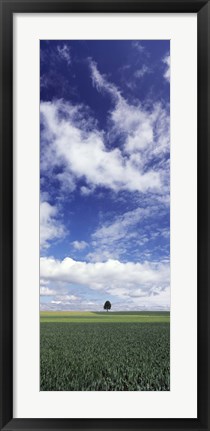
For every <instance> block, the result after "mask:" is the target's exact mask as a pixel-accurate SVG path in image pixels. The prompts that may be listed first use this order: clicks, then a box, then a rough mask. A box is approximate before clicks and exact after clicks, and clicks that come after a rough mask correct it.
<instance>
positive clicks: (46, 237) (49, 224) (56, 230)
mask: <svg viewBox="0 0 210 431" xmlns="http://www.w3.org/2000/svg"><path fill="white" fill-rule="evenodd" d="M57 216H58V209H57V207H56V206H53V205H50V204H49V202H47V201H43V202H41V203H40V247H41V248H42V249H46V248H48V247H49V246H50V242H51V241H52V240H55V239H58V238H63V237H64V235H65V228H64V226H63V225H62V224H61V223H59V221H58V217H57Z"/></svg>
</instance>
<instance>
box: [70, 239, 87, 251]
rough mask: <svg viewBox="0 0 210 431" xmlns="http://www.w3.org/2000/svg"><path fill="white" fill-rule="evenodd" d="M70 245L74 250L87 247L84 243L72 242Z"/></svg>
mask: <svg viewBox="0 0 210 431" xmlns="http://www.w3.org/2000/svg"><path fill="white" fill-rule="evenodd" d="M72 245H73V247H74V248H75V250H84V249H85V248H86V247H87V246H88V243H87V242H85V241H73V242H72Z"/></svg>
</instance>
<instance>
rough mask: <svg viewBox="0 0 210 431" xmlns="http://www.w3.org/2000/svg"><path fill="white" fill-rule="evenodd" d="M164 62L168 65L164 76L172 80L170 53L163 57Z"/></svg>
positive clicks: (167, 79)
mask: <svg viewBox="0 0 210 431" xmlns="http://www.w3.org/2000/svg"><path fill="white" fill-rule="evenodd" d="M162 61H163V63H164V64H165V65H166V69H165V72H164V78H165V79H166V81H168V82H169V81H170V55H169V54H167V55H166V56H165V57H164V58H163V60H162Z"/></svg>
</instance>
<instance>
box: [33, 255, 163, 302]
mask: <svg viewBox="0 0 210 431" xmlns="http://www.w3.org/2000/svg"><path fill="white" fill-rule="evenodd" d="M40 272H41V277H42V278H43V279H47V280H48V281H50V282H52V281H53V282H65V283H69V284H71V283H72V284H77V285H80V286H86V287H89V288H90V289H92V290H96V291H101V292H103V293H105V292H107V293H109V294H112V295H117V296H120V297H121V298H124V299H125V298H129V297H131V296H132V295H134V294H135V296H136V297H143V296H151V295H154V294H155V293H157V292H162V291H163V290H165V289H166V288H168V286H169V274H170V270H169V264H168V263H165V262H164V263H161V262H158V263H157V262H153V263H152V262H144V263H133V262H127V263H122V262H120V261H118V260H113V259H109V260H108V261H106V262H96V263H87V262H82V261H75V260H73V259H71V258H70V257H67V258H65V259H64V260H62V261H60V260H56V259H54V258H53V257H42V258H41V260H40Z"/></svg>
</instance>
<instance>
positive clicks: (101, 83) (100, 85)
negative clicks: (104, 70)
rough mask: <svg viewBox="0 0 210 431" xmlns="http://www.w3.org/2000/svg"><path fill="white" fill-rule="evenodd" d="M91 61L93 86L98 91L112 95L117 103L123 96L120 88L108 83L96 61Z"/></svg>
mask: <svg viewBox="0 0 210 431" xmlns="http://www.w3.org/2000/svg"><path fill="white" fill-rule="evenodd" d="M89 61H90V70H91V77H92V83H93V86H94V87H96V88H97V90H98V91H102V90H104V91H106V92H108V93H110V95H111V96H112V97H113V98H114V99H116V101H119V100H121V98H122V96H121V93H120V91H119V90H118V88H117V87H116V86H115V85H114V84H112V83H110V82H108V81H107V79H106V76H105V75H102V74H101V73H100V72H99V70H98V68H97V64H96V63H95V62H94V61H92V60H91V59H90V60H89Z"/></svg>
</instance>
